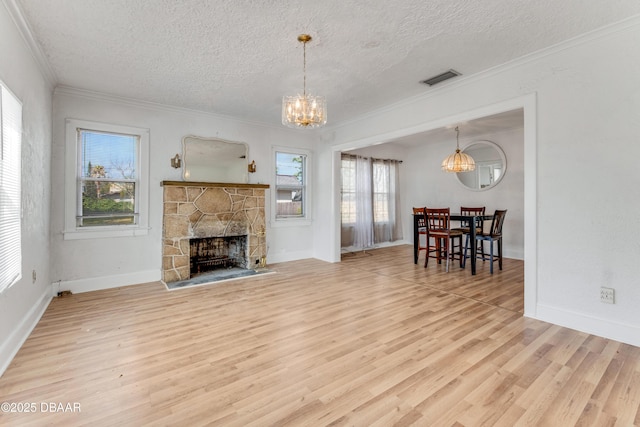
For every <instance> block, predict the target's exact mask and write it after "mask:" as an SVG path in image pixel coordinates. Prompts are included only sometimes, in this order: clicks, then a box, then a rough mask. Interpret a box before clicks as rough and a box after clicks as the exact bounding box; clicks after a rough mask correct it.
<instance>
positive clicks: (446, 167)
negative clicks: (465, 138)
mask: <svg viewBox="0 0 640 427" xmlns="http://www.w3.org/2000/svg"><path fill="white" fill-rule="evenodd" d="M459 136H460V131H459V130H458V127H457V126H456V152H455V153H453V154H452V155H450V156H449V157H447V158H446V159H444V160H443V161H442V170H443V171H445V172H470V171H472V170H475V168H476V162H474V161H473V157H471V156H470V155H468V154H466V153H463V152H462V151H460V138H459Z"/></svg>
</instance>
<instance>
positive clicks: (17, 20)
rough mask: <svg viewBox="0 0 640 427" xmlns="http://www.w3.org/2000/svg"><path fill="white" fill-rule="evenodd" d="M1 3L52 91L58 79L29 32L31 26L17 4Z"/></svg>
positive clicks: (11, 2)
mask: <svg viewBox="0 0 640 427" xmlns="http://www.w3.org/2000/svg"><path fill="white" fill-rule="evenodd" d="M2 3H4V6H5V7H6V9H7V11H8V12H9V16H10V17H11V19H12V20H13V22H14V24H15V25H16V28H17V29H18V32H19V33H20V35H21V36H22V39H23V40H24V41H25V42H26V43H27V46H28V48H29V51H31V54H32V55H33V58H34V59H35V60H36V63H37V64H38V67H39V68H40V72H41V73H42V76H43V77H44V78H45V80H46V81H47V83H48V84H49V87H50V88H51V89H53V88H54V87H55V86H56V83H57V82H58V77H57V76H56V73H55V72H54V71H53V68H51V64H49V61H48V60H47V57H46V56H45V54H44V53H43V52H42V49H41V48H40V44H39V43H38V42H37V41H36V39H35V37H34V36H33V31H32V30H31V26H30V25H29V23H28V22H27V20H26V19H25V17H24V13H23V12H22V8H21V7H20V5H19V4H18V3H17V1H16V0H2Z"/></svg>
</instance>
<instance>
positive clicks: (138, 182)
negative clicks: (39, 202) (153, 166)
mask: <svg viewBox="0 0 640 427" xmlns="http://www.w3.org/2000/svg"><path fill="white" fill-rule="evenodd" d="M148 138H149V137H148V131H147V130H145V129H138V128H130V127H123V126H114V125H105V124H99V123H90V122H82V121H78V120H69V121H68V122H67V143H68V144H69V145H72V148H73V154H74V159H73V160H74V163H73V168H72V171H73V173H74V175H73V182H71V180H70V179H69V178H70V177H71V174H70V171H69V170H67V173H68V174H69V175H68V179H67V185H68V187H69V188H68V190H67V196H68V197H67V198H68V200H67V223H66V225H67V230H66V231H67V233H66V234H65V238H81V237H80V236H83V237H106V236H110V235H132V234H133V235H135V234H139V233H140V230H142V232H144V230H145V229H146V221H147V220H146V203H147V192H148V189H147V187H148V183H147V179H146V176H147V165H148V159H147V150H148ZM68 161H69V162H71V156H70V155H69V157H68ZM71 191H73V195H71ZM74 233H76V234H74ZM123 233H124V234H123ZM71 236H73V237H71Z"/></svg>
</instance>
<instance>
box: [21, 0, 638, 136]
mask: <svg viewBox="0 0 640 427" xmlns="http://www.w3.org/2000/svg"><path fill="white" fill-rule="evenodd" d="M16 1H17V3H18V4H19V6H20V7H21V9H22V11H23V13H24V15H25V18H26V20H27V22H28V24H29V25H30V27H31V30H32V31H33V34H34V36H35V38H36V40H37V42H38V43H39V44H40V46H41V48H42V51H43V53H44V55H45V56H46V58H47V60H48V62H49V64H50V66H51V68H52V70H53V72H54V74H55V79H56V81H57V83H58V84H60V85H66V86H72V87H76V88H80V89H87V90H91V91H97V92H103V93H106V94H111V95H117V96H122V97H127V98H135V99H140V100H144V101H150V102H156V103H162V104H168V105H173V106H178V107H185V108H190V109H196V110H201V111H208V112H212V113H217V114H222V115H227V116H234V117H238V118H241V119H243V120H250V121H258V122H264V123H270V124H274V125H276V124H278V123H280V110H281V99H282V95H294V94H296V93H299V92H301V91H302V45H301V44H300V43H298V41H297V36H298V34H301V33H308V34H311V35H312V36H313V41H312V42H311V43H309V44H308V45H307V92H310V93H313V94H320V95H324V96H326V97H327V100H328V117H329V124H336V123H339V122H341V121H344V120H349V119H352V118H354V117H356V116H358V115H360V114H363V113H365V112H368V111H371V110H373V109H376V108H379V107H381V106H384V105H388V104H390V103H393V102H396V101H399V100H401V99H403V98H407V97H410V96H415V95H419V94H423V93H426V92H428V91H429V90H432V89H430V88H429V87H428V86H425V85H422V84H419V81H420V80H423V79H425V78H428V77H431V76H433V75H436V74H439V73H441V72H443V71H446V70H448V69H450V68H453V69H455V70H457V71H459V72H461V73H462V74H463V75H464V76H469V75H472V74H474V73H478V72H480V71H483V70H486V69H488V68H491V67H494V66H496V65H499V64H502V63H505V62H507V61H510V60H513V59H516V58H518V57H521V56H523V55H525V54H528V53H531V52H534V51H537V50H540V49H542V48H545V47H548V46H550V45H553V44H556V43H559V42H561V41H564V40H567V39H569V38H571V37H574V36H577V35H580V34H583V33H585V32H588V31H590V30H593V29H596V28H599V27H601V26H604V25H607V24H609V23H613V22H617V21H620V20H622V19H624V18H627V17H629V16H632V15H635V14H638V13H640V2H639V1H638V0H485V1H478V0H446V1H445V0H429V1H426V0H385V1H381V0H380V1H371V0H366V1H365V0H350V1H345V0H320V1H307V0H297V1H289V0H263V1H256V0H216V1H212V0H182V1H176V0H108V1H105V0H48V1H43V0H16ZM459 78H460V77H458V79H459Z"/></svg>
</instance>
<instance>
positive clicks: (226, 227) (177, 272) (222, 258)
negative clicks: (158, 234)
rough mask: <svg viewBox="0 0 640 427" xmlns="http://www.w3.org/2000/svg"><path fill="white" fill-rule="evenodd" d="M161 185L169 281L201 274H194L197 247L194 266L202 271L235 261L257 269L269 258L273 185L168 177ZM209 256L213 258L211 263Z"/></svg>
mask: <svg viewBox="0 0 640 427" xmlns="http://www.w3.org/2000/svg"><path fill="white" fill-rule="evenodd" d="M162 186H163V198H164V201H163V205H164V206H163V219H162V236H163V239H162V241H163V244H162V280H163V281H164V282H165V283H170V282H176V281H181V280H187V279H190V278H191V277H192V275H193V274H198V273H193V272H192V271H193V270H192V268H193V266H194V261H193V260H192V247H195V248H196V249H195V252H196V257H195V258H196V261H195V264H197V265H199V267H196V268H195V271H197V270H198V268H199V269H200V270H201V272H202V270H203V269H206V268H209V267H213V266H216V264H217V266H218V267H220V266H224V265H225V264H227V265H230V264H231V263H236V264H242V265H239V266H240V267H243V268H253V267H254V266H256V265H257V264H258V262H259V261H260V258H261V257H262V256H266V253H267V251H266V239H265V237H266V236H265V230H266V223H265V190H266V189H267V188H269V186H268V185H264V184H223V183H206V182H186V181H163V182H162ZM201 239H208V240H201ZM198 249H199V252H200V255H198V254H197V252H198ZM230 252H231V255H230ZM207 256H210V257H211V259H210V260H208V261H207V260H206V259H205V258H206V257H207ZM230 258H233V259H230ZM222 268H224V267H222Z"/></svg>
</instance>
